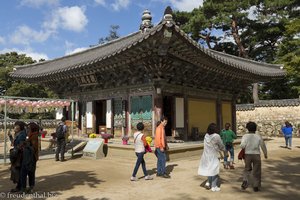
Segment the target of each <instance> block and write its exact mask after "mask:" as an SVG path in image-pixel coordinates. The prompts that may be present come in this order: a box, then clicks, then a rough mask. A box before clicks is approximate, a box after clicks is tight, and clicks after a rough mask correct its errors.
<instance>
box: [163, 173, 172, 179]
mask: <svg viewBox="0 0 300 200" xmlns="http://www.w3.org/2000/svg"><path fill="white" fill-rule="evenodd" d="M161 177H162V178H171V176H170V175H168V174H163V175H162V176H161Z"/></svg>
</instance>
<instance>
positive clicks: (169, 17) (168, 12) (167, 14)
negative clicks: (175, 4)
mask: <svg viewBox="0 0 300 200" xmlns="http://www.w3.org/2000/svg"><path fill="white" fill-rule="evenodd" d="M172 14H173V11H172V8H171V7H170V6H167V7H166V9H165V12H164V20H165V21H167V23H170V22H171V21H173V16H172Z"/></svg>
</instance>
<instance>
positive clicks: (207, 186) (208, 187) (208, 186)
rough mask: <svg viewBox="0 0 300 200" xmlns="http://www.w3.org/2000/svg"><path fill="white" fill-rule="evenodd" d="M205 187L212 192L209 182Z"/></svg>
mask: <svg viewBox="0 0 300 200" xmlns="http://www.w3.org/2000/svg"><path fill="white" fill-rule="evenodd" d="M204 187H205V189H207V190H210V184H209V182H208V181H207V182H206V183H205V185H204Z"/></svg>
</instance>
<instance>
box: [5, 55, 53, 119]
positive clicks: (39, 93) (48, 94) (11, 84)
mask: <svg viewBox="0 0 300 200" xmlns="http://www.w3.org/2000/svg"><path fill="white" fill-rule="evenodd" d="M34 62H35V61H33V59H32V58H31V57H27V56H26V55H25V54H18V53H16V52H11V53H6V54H0V96H2V95H5V96H19V97H36V98H57V95H56V94H55V93H54V92H53V91H50V90H49V89H47V88H45V87H43V86H42V85H37V84H30V83H27V82H25V81H20V80H13V79H12V78H11V77H10V76H9V73H10V72H12V71H13V68H14V67H15V66H20V65H26V64H32V63H34ZM9 117H10V118H23V119H27V118H38V117H42V118H53V117H54V115H53V113H42V114H35V113H24V114H21V115H20V114H9Z"/></svg>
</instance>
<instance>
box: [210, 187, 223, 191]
mask: <svg viewBox="0 0 300 200" xmlns="http://www.w3.org/2000/svg"><path fill="white" fill-rule="evenodd" d="M211 191H212V192H219V191H221V188H219V187H218V186H216V187H212V188H211Z"/></svg>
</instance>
